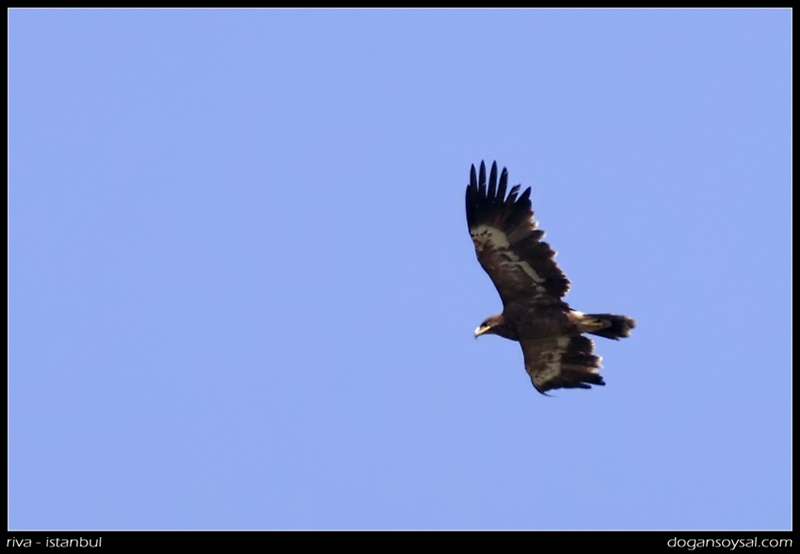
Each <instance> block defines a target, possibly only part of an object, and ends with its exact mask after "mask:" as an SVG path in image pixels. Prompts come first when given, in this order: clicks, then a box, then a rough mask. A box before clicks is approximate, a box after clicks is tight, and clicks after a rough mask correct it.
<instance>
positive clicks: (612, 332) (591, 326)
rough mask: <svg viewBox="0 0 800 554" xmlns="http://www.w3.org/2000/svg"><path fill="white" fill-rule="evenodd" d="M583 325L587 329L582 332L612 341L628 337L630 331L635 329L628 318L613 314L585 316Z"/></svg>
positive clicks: (633, 322)
mask: <svg viewBox="0 0 800 554" xmlns="http://www.w3.org/2000/svg"><path fill="white" fill-rule="evenodd" d="M583 323H584V324H586V326H587V327H588V328H587V329H586V330H585V331H584V332H586V333H591V334H592V335H597V336H598V337H605V338H607V339H613V340H619V339H621V338H624V337H630V336H631V329H633V328H634V327H636V322H635V321H634V320H632V319H631V318H629V317H628V316H624V315H614V314H586V315H584V316H583Z"/></svg>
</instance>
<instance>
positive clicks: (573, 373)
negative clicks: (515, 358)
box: [520, 335, 605, 394]
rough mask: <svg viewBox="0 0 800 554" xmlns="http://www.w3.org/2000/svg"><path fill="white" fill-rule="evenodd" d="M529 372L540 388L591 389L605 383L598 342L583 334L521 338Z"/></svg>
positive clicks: (541, 391)
mask: <svg viewBox="0 0 800 554" xmlns="http://www.w3.org/2000/svg"><path fill="white" fill-rule="evenodd" d="M520 344H522V353H523V355H524V357H525V371H527V372H528V375H530V377H531V382H532V383H533V386H534V388H536V390H537V391H539V392H540V393H542V394H544V393H545V392H546V391H549V390H551V389H590V388H592V387H591V386H590V384H591V385H605V382H604V381H603V377H602V376H601V375H600V373H598V371H597V370H598V369H600V367H602V366H601V365H600V357H599V356H595V355H593V354H592V352H593V350H594V343H593V342H592V341H591V339H588V338H586V337H584V336H583V335H571V336H568V335H564V336H560V337H551V338H547V339H526V340H522V341H520Z"/></svg>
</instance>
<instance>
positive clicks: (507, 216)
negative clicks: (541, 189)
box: [466, 162, 569, 305]
mask: <svg viewBox="0 0 800 554" xmlns="http://www.w3.org/2000/svg"><path fill="white" fill-rule="evenodd" d="M507 186H508V172H507V171H506V169H505V168H503V172H502V173H501V174H500V180H499V183H498V179H497V163H496V162H495V163H493V164H492V170H491V173H490V175H489V183H488V187H487V183H486V166H485V165H484V163H483V162H481V167H480V174H479V175H478V174H476V172H475V166H474V165H473V166H472V169H471V171H470V182H469V185H468V186H467V196H466V208H467V225H468V226H469V234H470V236H471V237H472V242H473V243H474V244H475V253H476V254H477V256H478V261H479V262H480V264H481V266H482V267H483V269H484V270H485V271H486V273H488V274H489V277H490V278H491V279H492V282H494V285H495V287H496V288H497V292H499V293H500V297H501V298H502V300H503V304H504V305H508V303H510V302H521V303H528V302H535V303H545V304H552V303H557V302H560V301H561V300H560V299H561V297H563V296H564V295H565V294H566V293H567V291H568V290H569V280H568V279H567V277H566V276H565V275H564V273H563V272H562V271H561V269H560V268H559V267H558V265H556V262H555V260H554V259H553V257H554V256H555V255H556V253H555V251H553V249H552V248H550V245H549V244H547V243H546V242H542V240H541V238H542V237H543V236H544V231H541V230H537V229H536V221H535V220H534V219H533V210H532V209H531V200H530V195H531V189H530V188H528V189H526V190H525V192H523V193H522V195H520V196H519V198H517V194H518V193H519V189H520V186H519V185H515V186H514V187H512V188H511V191H510V192H509V194H508V197H506V187H507Z"/></svg>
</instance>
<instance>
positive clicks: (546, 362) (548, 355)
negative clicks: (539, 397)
mask: <svg viewBox="0 0 800 554" xmlns="http://www.w3.org/2000/svg"><path fill="white" fill-rule="evenodd" d="M569 339H570V337H566V336H565V337H558V339H556V347H557V348H554V349H552V350H545V351H543V352H542V353H541V354H540V357H539V359H540V361H541V362H542V370H541V371H540V372H539V374H538V375H537V376H536V377H537V378H536V380H537V381H538V382H539V384H541V385H544V384H545V383H547V382H549V381H552V380H553V379H555V378H556V377H558V376H559V375H560V374H561V354H563V352H564V350H565V349H566V348H567V345H568V344H569Z"/></svg>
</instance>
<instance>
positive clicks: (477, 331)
mask: <svg viewBox="0 0 800 554" xmlns="http://www.w3.org/2000/svg"><path fill="white" fill-rule="evenodd" d="M489 329H491V326H489V325H481V326H480V327H478V328H477V329H475V338H476V339H477V338H478V337H480V336H481V335H483V334H485V333H487V332H488V331H489Z"/></svg>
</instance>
